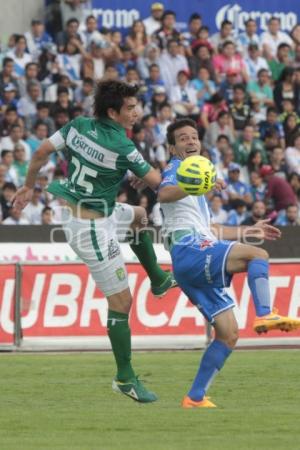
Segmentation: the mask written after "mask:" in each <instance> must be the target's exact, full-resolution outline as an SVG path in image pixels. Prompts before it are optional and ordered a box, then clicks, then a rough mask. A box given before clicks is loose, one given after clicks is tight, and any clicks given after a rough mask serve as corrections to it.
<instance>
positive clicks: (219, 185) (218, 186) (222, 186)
mask: <svg viewBox="0 0 300 450" xmlns="http://www.w3.org/2000/svg"><path fill="white" fill-rule="evenodd" d="M225 188H226V183H225V181H224V180H222V179H221V178H217V180H216V184H215V186H214V190H216V191H218V192H221V191H222V190H223V189H225Z"/></svg>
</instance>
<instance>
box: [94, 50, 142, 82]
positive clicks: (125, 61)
mask: <svg viewBox="0 0 300 450" xmlns="http://www.w3.org/2000/svg"><path fill="white" fill-rule="evenodd" d="M115 67H116V68H117V70H118V73H119V77H120V78H121V79H124V78H125V76H126V72H127V70H128V69H129V68H131V67H133V68H135V67H136V58H135V57H134V54H133V53H132V50H131V48H130V47H128V46H127V45H124V46H122V47H121V55H120V58H118V62H117V63H116V64H115ZM94 78H95V77H94Z"/></svg>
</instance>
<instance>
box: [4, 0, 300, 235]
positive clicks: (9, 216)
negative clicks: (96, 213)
mask: <svg viewBox="0 0 300 450" xmlns="http://www.w3.org/2000/svg"><path fill="white" fill-rule="evenodd" d="M56 4H57V2H56ZM52 12H53V14H52V19H53V20H52V21H50V22H49V23H47V27H46V26H45V23H44V22H43V21H41V20H38V19H34V20H32V23H31V28H30V30H28V31H27V32H26V33H25V34H24V35H20V34H12V35H11V36H10V37H9V40H8V42H7V43H6V46H5V45H4V46H2V53H1V55H0V60H1V67H2V68H1V72H0V138H1V140H0V153H1V158H0V222H1V224H3V225H6V224H53V223H60V221H61V217H60V212H61V208H59V206H61V205H62V204H63V201H62V200H61V199H56V198H53V196H51V195H50V194H49V193H47V191H46V190H45V187H46V186H47V184H48V182H49V181H51V180H52V179H53V178H56V179H59V178H63V177H65V175H66V173H67V164H68V160H67V154H64V152H58V153H57V155H56V156H55V157H54V159H53V160H50V161H49V162H48V164H47V165H46V166H45V167H44V168H43V170H42V171H41V173H40V174H39V177H38V183H37V185H36V187H35V190H34V196H33V199H32V201H31V203H30V204H29V205H28V206H27V207H26V208H25V209H24V211H23V212H22V213H20V212H17V211H16V210H15V209H14V208H13V207H12V204H11V199H12V197H13V195H14V193H15V191H16V189H17V188H18V187H19V186H21V185H22V184H23V183H24V179H25V176H26V171H27V168H28V164H29V162H30V159H31V156H32V154H33V153H34V152H35V151H36V149H37V148H38V147H39V145H40V143H41V142H42V140H43V139H45V138H47V137H49V136H50V135H51V134H53V133H54V132H55V131H56V130H58V129H59V128H61V127H62V126H63V125H65V124H66V123H67V122H69V121H70V120H71V119H72V118H74V117H76V116H78V115H86V116H92V115H93V91H94V84H95V82H96V81H97V80H100V79H101V80H103V79H121V80H124V81H127V82H128V83H134V84H138V85H139V87H140V89H139V117H140V119H139V122H138V123H137V124H136V125H135V126H134V128H133V130H132V133H131V134H130V137H131V139H132V140H133V141H134V143H135V144H136V148H137V149H138V150H139V151H140V152H141V153H142V154H143V156H144V158H145V159H146V160H147V161H149V162H150V163H151V164H152V165H153V166H154V167H156V168H158V169H160V170H163V169H164V168H165V166H166V165H167V162H168V159H169V154H168V148H167V146H166V128H167V127H168V125H169V124H170V123H171V122H172V121H173V120H174V119H176V118H182V117H191V118H193V119H194V120H195V121H196V122H197V124H198V127H199V134H200V137H201V139H202V154H203V155H204V156H206V157H208V158H210V159H211V160H212V161H213V163H214V164H215V165H216V167H217V172H218V175H219V176H220V177H221V178H224V179H225V180H226V182H227V187H226V189H225V190H224V191H223V193H222V194H216V193H210V194H209V201H210V208H211V214H212V218H213V221H214V222H216V223H220V224H228V225H240V224H254V223H255V222H256V221H258V220H260V219H262V218H266V217H270V218H271V220H272V222H273V223H275V224H276V225H280V226H285V225H300V213H299V210H300V24H299V25H296V26H295V27H294V28H293V29H292V30H291V32H290V34H287V33H285V32H283V31H281V30H280V20H279V19H277V18H276V17H271V18H270V20H269V22H268V30H267V31H265V32H263V33H262V34H261V35H258V34H257V25H256V22H255V20H252V19H249V20H247V21H246V22H245V31H244V32H242V33H240V34H237V35H236V34H235V33H234V30H233V24H232V23H231V22H230V21H228V20H224V21H223V23H222V25H221V29H220V31H219V32H217V33H213V34H212V33H211V32H210V30H209V29H208V27H207V26H205V24H203V23H202V18H201V15H200V14H199V12H198V11H197V12H195V13H193V14H192V15H191V16H190V18H189V21H188V31H186V32H180V31H179V30H177V29H176V12H175V11H169V10H168V11H167V10H165V9H164V5H163V4H162V3H153V4H152V6H151V11H149V17H148V18H146V19H145V20H143V21H141V20H136V21H134V22H133V24H132V26H131V28H130V29H129V30H128V33H127V35H126V36H123V35H122V34H121V32H120V30H118V29H107V28H104V27H103V28H101V29H98V23H97V19H96V18H95V17H94V16H93V15H92V14H91V11H90V10H89V9H88V7H87V4H86V2H85V1H84V0H81V1H80V0H62V1H61V2H60V10H59V11H52ZM54 13H55V14H54ZM200 13H201V11H200ZM46 30H47V31H46ZM118 201H119V202H128V203H131V204H136V205H141V206H144V207H145V208H146V210H147V212H148V215H149V218H150V221H151V222H152V223H153V224H155V225H161V217H160V209H159V204H158V203H157V201H156V195H155V194H154V193H153V192H152V191H151V190H150V189H144V190H139V191H136V190H135V189H133V188H132V187H131V186H130V174H129V176H128V178H127V179H125V180H124V183H123V185H122V189H121V191H120V192H119V195H118Z"/></svg>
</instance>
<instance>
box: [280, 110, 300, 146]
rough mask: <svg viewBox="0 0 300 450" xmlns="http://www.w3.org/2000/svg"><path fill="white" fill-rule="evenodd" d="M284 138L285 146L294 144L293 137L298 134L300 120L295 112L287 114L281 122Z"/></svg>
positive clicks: (299, 131) (299, 132)
mask: <svg viewBox="0 0 300 450" xmlns="http://www.w3.org/2000/svg"><path fill="white" fill-rule="evenodd" d="M283 129H284V139H285V144H286V146H287V147H291V146H292V145H293V144H294V140H295V137H296V136H297V135H298V134H300V121H299V119H298V116H297V114H296V113H290V114H287V116H286V118H285V119H284V122H283Z"/></svg>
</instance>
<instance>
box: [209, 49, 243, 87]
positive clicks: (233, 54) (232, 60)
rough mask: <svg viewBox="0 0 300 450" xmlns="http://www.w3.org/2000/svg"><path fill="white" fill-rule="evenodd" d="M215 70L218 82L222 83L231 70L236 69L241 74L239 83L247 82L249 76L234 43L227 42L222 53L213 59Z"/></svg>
mask: <svg viewBox="0 0 300 450" xmlns="http://www.w3.org/2000/svg"><path fill="white" fill-rule="evenodd" d="M212 62H213V66H214V69H215V71H216V77H217V81H218V82H219V83H220V82H221V81H222V80H224V78H225V76H226V73H227V71H228V70H229V69H234V70H236V71H237V72H238V73H239V78H238V81H239V82H242V81H243V82H247V81H248V74H247V71H246V66H245V62H244V60H243V59H242V57H241V56H240V55H239V54H238V53H237V51H236V45H235V43H234V42H233V41H225V42H224V44H223V47H222V52H221V53H220V54H217V55H215V56H214V57H213V59H212Z"/></svg>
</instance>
